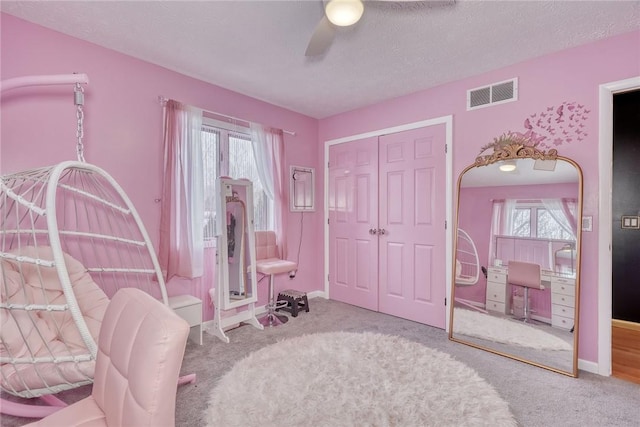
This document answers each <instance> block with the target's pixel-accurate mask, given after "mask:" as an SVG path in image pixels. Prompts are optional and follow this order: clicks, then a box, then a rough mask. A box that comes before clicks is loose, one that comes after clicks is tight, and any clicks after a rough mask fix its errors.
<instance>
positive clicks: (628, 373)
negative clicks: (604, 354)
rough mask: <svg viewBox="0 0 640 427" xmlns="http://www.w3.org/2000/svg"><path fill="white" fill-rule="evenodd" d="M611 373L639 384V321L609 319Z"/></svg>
mask: <svg viewBox="0 0 640 427" xmlns="http://www.w3.org/2000/svg"><path fill="white" fill-rule="evenodd" d="M611 375H613V376H614V377H616V378H620V379H623V380H627V381H632V382H634V383H638V384H640V323H633V322H627V321H625V320H616V319H613V320H612V321H611Z"/></svg>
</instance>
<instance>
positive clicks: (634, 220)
mask: <svg viewBox="0 0 640 427" xmlns="http://www.w3.org/2000/svg"><path fill="white" fill-rule="evenodd" d="M620 223H621V225H622V228H628V229H633V230H638V229H640V217H639V216H635V215H623V216H622V219H621V221H620Z"/></svg>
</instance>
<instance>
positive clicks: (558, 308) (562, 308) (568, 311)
mask: <svg viewBox="0 0 640 427" xmlns="http://www.w3.org/2000/svg"><path fill="white" fill-rule="evenodd" d="M574 313H575V308H574V307H568V306H566V305H559V304H554V305H552V306H551V314H552V315H554V316H562V317H567V318H571V319H573V315H574Z"/></svg>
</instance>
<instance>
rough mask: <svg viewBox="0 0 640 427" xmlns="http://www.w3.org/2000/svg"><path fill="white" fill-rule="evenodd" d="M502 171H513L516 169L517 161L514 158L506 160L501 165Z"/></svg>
mask: <svg viewBox="0 0 640 427" xmlns="http://www.w3.org/2000/svg"><path fill="white" fill-rule="evenodd" d="M499 169H500V170H501V171H502V172H513V171H514V170H516V162H515V161H514V160H505V161H504V162H502V163H501V164H500V166H499Z"/></svg>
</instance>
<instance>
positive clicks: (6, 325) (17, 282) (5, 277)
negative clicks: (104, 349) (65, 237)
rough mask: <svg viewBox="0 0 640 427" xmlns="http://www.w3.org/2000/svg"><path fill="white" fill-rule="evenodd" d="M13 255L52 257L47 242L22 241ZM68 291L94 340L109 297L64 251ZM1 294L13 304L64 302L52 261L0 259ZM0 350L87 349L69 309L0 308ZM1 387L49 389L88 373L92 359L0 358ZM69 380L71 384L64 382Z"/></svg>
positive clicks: (64, 352)
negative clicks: (30, 244) (26, 243)
mask: <svg viewBox="0 0 640 427" xmlns="http://www.w3.org/2000/svg"><path fill="white" fill-rule="evenodd" d="M12 253H13V254H15V255H22V256H28V257H31V258H38V259H43V260H53V254H52V250H51V248H50V247H38V248H35V247H24V248H22V249H21V250H20V251H19V252H18V251H12ZM64 259H65V264H66V266H67V270H68V272H69V278H70V281H71V284H72V288H73V293H74V295H75V298H76V300H77V302H78V306H79V308H80V311H81V313H82V316H83V317H84V320H85V322H86V324H87V327H88V328H89V331H90V333H91V335H92V336H93V337H94V340H96V341H97V338H98V333H99V331H100V324H101V322H102V318H103V316H104V312H105V310H106V307H107V304H108V303H109V299H108V298H107V296H106V295H105V293H104V292H103V291H102V290H101V289H100V288H99V287H98V285H97V284H96V283H95V282H94V281H93V279H92V278H91V276H90V275H89V273H88V272H87V271H86V269H85V268H84V266H83V265H82V264H81V263H80V262H79V261H78V260H76V259H74V258H73V257H71V256H70V255H67V254H65V255H64ZM0 262H1V263H2V269H1V270H0V272H1V274H0V297H1V299H2V302H7V303H9V304H10V303H14V304H47V305H55V304H59V305H63V304H66V299H65V296H64V293H63V291H62V286H61V284H60V280H59V279H58V272H57V270H56V269H55V268H54V267H44V266H37V265H33V264H27V263H18V262H16V261H11V260H1V261H0ZM0 315H1V319H0V320H1V323H2V325H1V329H0V337H1V342H0V356H2V357H11V358H13V359H15V358H25V357H26V358H32V357H51V356H52V355H55V356H57V357H62V356H70V355H80V354H88V353H89V351H88V350H87V349H86V347H85V345H84V342H83V341H82V337H81V335H80V332H79V331H78V329H77V327H76V324H75V322H74V321H73V318H72V316H71V313H70V312H69V311H57V312H56V311H40V310H37V311H36V310H33V311H25V310H7V309H2V310H0ZM0 369H1V372H2V377H1V381H2V388H3V389H4V390H7V391H9V392H12V391H14V392H22V391H24V390H31V391H32V394H33V395H34V396H37V395H40V394H48V393H50V391H48V390H47V386H57V385H60V386H61V388H60V389H67V388H72V385H71V384H74V383H82V382H86V381H87V380H88V379H91V378H93V371H94V362H93V361H87V362H78V363H75V362H62V363H37V364H31V363H24V364H12V363H3V364H2V366H1V368H0ZM68 383H71V384H68Z"/></svg>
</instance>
